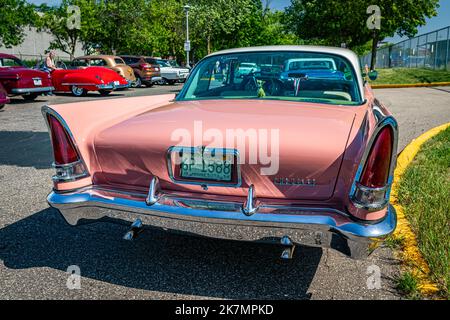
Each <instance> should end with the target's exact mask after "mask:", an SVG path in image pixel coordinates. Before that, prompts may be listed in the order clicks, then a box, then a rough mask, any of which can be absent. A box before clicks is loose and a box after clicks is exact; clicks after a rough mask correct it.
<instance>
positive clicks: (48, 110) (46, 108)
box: [41, 105, 90, 182]
mask: <svg viewBox="0 0 450 320" xmlns="http://www.w3.org/2000/svg"><path fill="white" fill-rule="evenodd" d="M41 112H42V116H43V117H44V120H45V123H46V125H47V130H48V134H49V135H50V141H51V143H52V149H53V148H54V146H53V139H52V133H51V128H50V124H49V123H48V119H47V114H49V115H51V116H53V117H55V118H56V120H58V121H59V123H61V125H62V126H63V128H64V130H66V132H67V133H68V134H69V137H70V139H71V140H72V143H73V146H74V147H75V150H76V151H77V154H78V156H79V157H80V160H79V161H77V162H76V163H75V164H78V163H81V164H82V165H83V167H84V170H85V174H84V175H83V176H82V177H79V178H86V177H89V176H90V173H89V170H88V167H87V166H86V162H85V161H84V160H83V155H82V154H81V152H80V149H79V148H78V144H77V141H76V140H75V137H74V135H73V134H72V131H70V128H69V126H68V125H67V123H66V121H65V120H64V119H63V117H61V115H60V114H59V113H58V112H56V111H55V110H53V109H52V108H50V107H49V106H48V105H45V106H43V107H42V108H41ZM53 165H54V166H55V164H54V163H53ZM71 165H74V164H66V165H58V166H60V167H67V166H71ZM79 178H77V179H79ZM72 181H74V180H71V181H65V182H72Z"/></svg>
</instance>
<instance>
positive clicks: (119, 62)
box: [114, 58, 125, 64]
mask: <svg viewBox="0 0 450 320" xmlns="http://www.w3.org/2000/svg"><path fill="white" fill-rule="evenodd" d="M114 62H115V63H116V64H125V61H123V60H122V59H121V58H114Z"/></svg>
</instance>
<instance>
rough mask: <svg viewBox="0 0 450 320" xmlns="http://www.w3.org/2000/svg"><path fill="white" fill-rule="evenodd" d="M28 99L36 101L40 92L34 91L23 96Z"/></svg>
mask: <svg viewBox="0 0 450 320" xmlns="http://www.w3.org/2000/svg"><path fill="white" fill-rule="evenodd" d="M22 97H23V98H24V99H25V100H27V101H34V100H36V98H37V97H38V94H35V93H32V94H27V95H24V96H22Z"/></svg>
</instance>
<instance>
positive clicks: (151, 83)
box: [144, 82, 153, 88]
mask: <svg viewBox="0 0 450 320" xmlns="http://www.w3.org/2000/svg"><path fill="white" fill-rule="evenodd" d="M144 85H145V86H146V87H147V88H151V87H153V82H144Z"/></svg>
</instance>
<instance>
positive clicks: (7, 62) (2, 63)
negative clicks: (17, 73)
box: [0, 58, 24, 67]
mask: <svg viewBox="0 0 450 320" xmlns="http://www.w3.org/2000/svg"><path fill="white" fill-rule="evenodd" d="M23 66H24V64H23V63H22V61H20V60H19V59H13V58H0V67H23Z"/></svg>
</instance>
